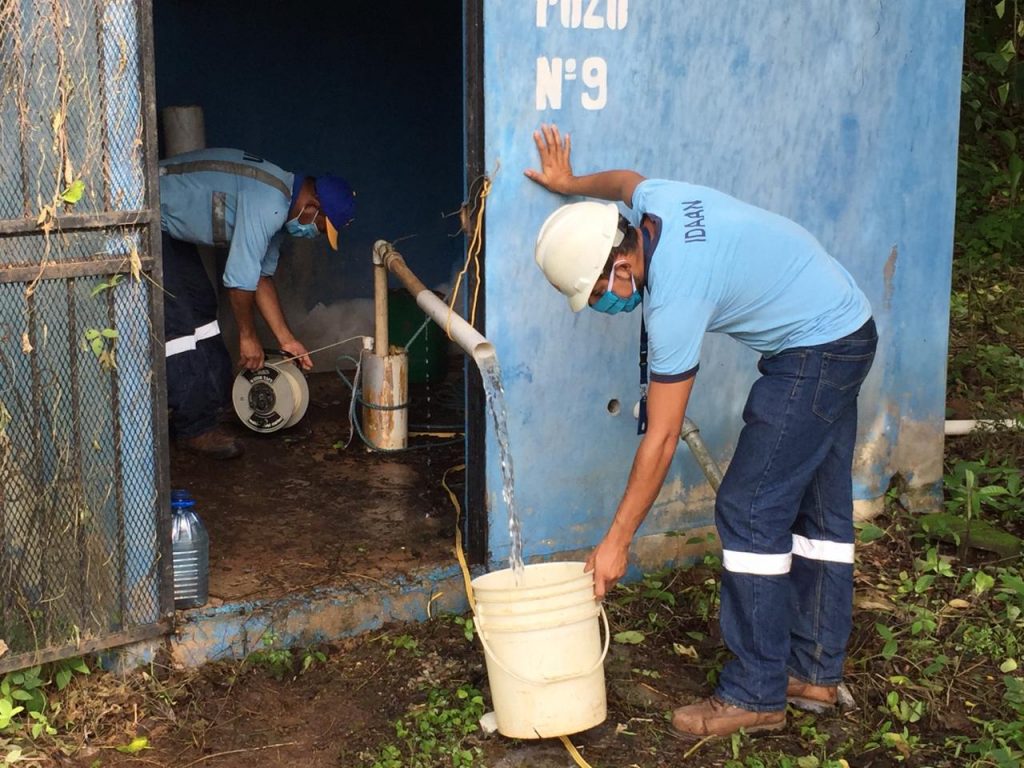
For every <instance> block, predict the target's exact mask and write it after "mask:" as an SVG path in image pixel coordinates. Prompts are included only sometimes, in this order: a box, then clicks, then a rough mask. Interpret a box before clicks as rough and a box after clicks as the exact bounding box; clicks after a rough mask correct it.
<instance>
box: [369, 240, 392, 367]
mask: <svg viewBox="0 0 1024 768" xmlns="http://www.w3.org/2000/svg"><path fill="white" fill-rule="evenodd" d="M379 244H380V243H379V241H378V245H379ZM388 344H389V339H388V267H387V264H385V263H384V259H383V258H382V253H381V252H380V250H379V249H378V248H377V246H376V245H375V246H374V247H373V351H374V353H375V354H378V355H381V356H386V355H387V354H388Z"/></svg>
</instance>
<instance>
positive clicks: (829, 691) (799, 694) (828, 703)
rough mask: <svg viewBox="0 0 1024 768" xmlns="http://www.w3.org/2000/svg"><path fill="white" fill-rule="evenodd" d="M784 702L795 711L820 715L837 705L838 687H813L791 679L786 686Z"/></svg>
mask: <svg viewBox="0 0 1024 768" xmlns="http://www.w3.org/2000/svg"><path fill="white" fill-rule="evenodd" d="M786 701H788V702H789V703H790V704H792V705H793V706H794V707H796V708H797V709H802V710H804V711H806V712H815V713H817V714H819V715H820V714H822V713H824V712H829V711H831V710H832V709H833V708H834V707H835V706H836V705H837V704H838V702H839V693H838V686H835V685H814V684H813V683H805V682H804V681H803V680H798V679H797V678H795V677H791V678H789V684H788V685H787V686H786Z"/></svg>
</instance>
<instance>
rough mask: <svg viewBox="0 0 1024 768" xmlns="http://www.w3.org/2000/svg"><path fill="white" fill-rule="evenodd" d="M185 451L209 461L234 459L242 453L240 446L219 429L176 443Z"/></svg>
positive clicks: (215, 428) (209, 430)
mask: <svg viewBox="0 0 1024 768" xmlns="http://www.w3.org/2000/svg"><path fill="white" fill-rule="evenodd" d="M178 445H180V446H181V447H182V448H184V449H185V450H186V451H190V452H192V453H198V454H199V455H200V456H209V457H210V458H211V459H234V458H236V457H237V456H241V455H242V453H243V450H242V446H241V444H240V443H239V442H238V441H237V440H235V438H233V437H231V435H229V434H228V433H227V432H225V431H224V430H223V429H221V428H220V427H214V428H213V429H208V430H206V431H205V432H202V433H200V434H198V435H196V436H195V437H188V438H185V439H183V440H179V441H178Z"/></svg>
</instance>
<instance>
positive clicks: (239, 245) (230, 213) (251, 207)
mask: <svg viewBox="0 0 1024 768" xmlns="http://www.w3.org/2000/svg"><path fill="white" fill-rule="evenodd" d="M294 181H295V175H294V174H291V173H288V172H287V171H284V170H282V169H280V168H278V167H277V166H276V165H274V164H273V163H268V162H267V161H266V160H264V159H262V158H260V157H255V156H254V155H250V154H247V153H245V152H243V151H242V150H239V149H201V150H198V151H196V152H188V153H186V154H183V155H175V156H174V157H169V158H167V159H166V160H162V161H161V162H160V227H161V229H163V230H164V231H166V232H167V233H168V234H169V235H170V236H171V237H173V238H175V239H176V240H184V241H185V242H189V243H195V244H196V245H216V246H227V247H228V259H227V265H226V266H225V268H224V285H225V286H226V287H228V288H241V289H242V290H245V291H255V290H256V286H257V284H258V283H259V279H260V276H261V275H267V276H269V275H273V274H274V272H275V271H276V270H277V262H278V259H279V258H280V254H281V241H282V240H283V238H284V231H283V229H282V227H283V226H284V223H285V220H286V218H287V216H288V209H289V208H290V207H291V200H292V188H293V184H294Z"/></svg>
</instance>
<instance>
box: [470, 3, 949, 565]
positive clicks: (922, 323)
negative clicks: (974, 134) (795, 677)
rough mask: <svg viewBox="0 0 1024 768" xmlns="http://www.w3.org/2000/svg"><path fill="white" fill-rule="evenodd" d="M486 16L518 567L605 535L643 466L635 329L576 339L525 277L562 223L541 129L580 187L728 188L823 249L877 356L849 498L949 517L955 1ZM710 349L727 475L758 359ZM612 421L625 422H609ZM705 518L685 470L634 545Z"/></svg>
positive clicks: (703, 377) (496, 539) (647, 6)
mask: <svg viewBox="0 0 1024 768" xmlns="http://www.w3.org/2000/svg"><path fill="white" fill-rule="evenodd" d="M485 9H486V10H485V27H484V29H485V32H484V34H485V46H484V50H485V129H486V140H485V145H486V146H485V157H486V164H487V167H488V169H489V171H490V172H491V173H492V174H493V179H494V188H493V192H492V194H491V196H490V199H489V201H488V208H487V266H486V269H487V272H486V276H487V308H488V309H487V328H486V332H487V336H488V338H489V339H490V340H491V341H492V342H493V343H494V344H495V346H496V348H497V350H498V355H499V358H500V361H501V364H502V368H503V369H504V374H505V386H506V393H507V399H508V405H509V431H510V436H511V441H512V454H513V459H514V462H515V469H516V496H517V501H518V504H519V508H520V513H521V516H522V518H523V535H524V540H525V549H526V553H527V555H534V556H539V555H545V554H550V553H557V552H561V551H564V550H569V549H574V548H577V547H585V546H589V545H591V544H593V543H595V542H596V541H597V540H598V539H599V538H600V537H601V535H603V533H604V530H605V528H606V526H607V524H608V522H609V521H610V518H611V515H612V513H613V512H614V510H615V507H616V504H617V502H618V500H619V497H620V494H621V491H622V489H623V488H624V484H625V480H626V477H627V474H628V472H629V467H630V463H631V460H632V457H633V453H634V450H635V446H636V442H637V438H636V436H635V422H634V421H633V419H632V418H631V416H630V415H629V413H630V411H631V409H632V406H633V403H634V402H635V401H636V399H637V389H638V385H637V367H636V361H637V358H636V355H637V336H638V326H639V314H640V313H639V312H637V313H635V314H634V315H633V316H629V317H626V318H624V317H623V316H617V317H606V316H601V315H598V314H597V313H594V312H590V311H586V310H585V311H583V312H581V313H580V314H579V315H572V314H571V313H570V312H569V310H568V308H567V306H566V302H565V300H564V298H563V297H562V296H561V295H559V294H558V293H557V292H555V291H554V290H552V289H551V288H550V286H549V285H548V284H547V283H546V281H545V280H544V278H543V277H542V275H541V273H540V272H539V271H538V270H537V268H536V266H535V264H534V261H533V242H534V237H535V234H536V231H537V229H538V227H539V225H540V224H541V222H542V221H543V220H544V218H545V217H546V216H547V214H549V213H550V212H551V211H552V210H553V209H554V208H555V207H557V206H558V205H560V204H561V203H562V202H564V201H563V200H562V199H561V198H558V197H557V196H554V195H551V194H549V193H547V192H545V191H543V190H542V189H540V188H539V187H537V186H535V185H533V184H532V183H531V182H529V181H528V180H527V179H525V178H524V177H523V176H522V175H521V171H522V169H524V168H526V167H535V165H536V151H535V149H534V146H533V142H532V140H531V132H532V131H533V130H534V129H535V128H536V127H537V126H538V125H539V124H540V123H541V122H556V123H557V124H558V125H559V126H560V127H561V128H562V129H563V130H564V131H568V132H571V134H572V137H573V150H574V163H575V169H576V171H577V172H578V173H585V172H591V171H595V170H601V169H606V168H632V169H636V170H637V171H639V172H640V173H642V174H644V175H646V176H648V177H669V178H679V179H686V180H689V181H693V182H696V183H701V184H707V185H710V186H715V187H718V188H720V189H723V190H724V191H726V192H728V193H730V194H733V195H736V196H737V197H740V198H742V199H746V200H748V201H750V202H752V203H755V204H757V205H760V206H763V207H765V208H769V209H771V210H774V211H777V212H779V213H782V214H784V215H786V216H789V217H791V218H793V219H795V220H797V221H799V222H800V223H802V224H803V225H804V226H806V227H807V228H808V229H809V230H810V231H811V232H812V233H814V234H815V235H816V236H817V237H818V238H819V239H820V240H821V241H822V243H824V245H825V246H826V247H827V248H828V249H829V250H830V251H831V252H832V253H833V254H834V255H835V256H836V257H837V258H838V259H839V260H840V261H841V262H843V263H844V264H845V265H846V266H847V268H848V269H850V270H851V272H852V273H853V274H854V275H855V277H856V278H857V280H858V281H859V282H860V284H861V285H862V287H863V288H864V290H865V291H866V293H867V294H868V296H869V298H870V299H871V301H872V304H873V307H874V311H875V315H876V319H877V322H878V326H879V330H880V333H881V336H882V341H881V347H880V354H879V358H878V360H877V363H876V365H875V369H874V371H873V372H872V375H871V377H870V379H869V380H868V382H867V383H866V386H865V389H864V395H863V397H862V414H861V415H862V420H861V448H860V454H859V456H858V461H857V468H856V480H855V492H856V496H857V498H858V499H861V500H869V499H874V498H877V497H879V496H880V495H881V494H883V493H884V491H885V489H886V486H887V484H888V482H889V479H890V477H891V476H892V475H893V474H894V473H896V472H900V473H902V474H903V475H904V476H905V477H906V478H907V479H908V480H909V482H910V484H911V485H912V486H913V487H916V488H918V489H922V490H923V492H924V495H925V497H927V496H928V495H929V494H932V496H931V498H932V499H933V500H934V499H935V497H934V493H935V491H936V488H937V483H938V481H939V480H940V477H941V452H942V420H943V418H944V395H945V392H944V383H945V381H944V378H945V355H946V342H947V323H948V297H949V276H950V265H951V250H952V245H951V241H952V230H953V207H954V190H955V179H956V147H957V123H958V114H959V85H960V66H961V64H960V62H961V48H962V35H963V2H962V0H902V1H901V2H895V1H892V0H875V1H874V2H863V3H822V2H818V1H817V0H790V2H785V3H766V2H763V0H734V2H729V3H722V2H719V0H687V2H685V3H682V2H679V0H646V1H645V2H637V1H636V0H634V2H632V3H627V2H626V0H617V1H616V0H596V2H590V0H586V1H585V2H580V0H537V2H488V3H486V4H485ZM563 11H564V12H565V13H563ZM592 12H593V13H592ZM609 13H610V16H609ZM593 14H596V15H593ZM609 18H611V19H612V23H611V24H609ZM559 67H561V69H559ZM704 349H705V355H704V359H703V360H702V366H701V373H700V375H699V376H698V378H697V383H696V387H695V391H694V396H693V398H692V401H691V403H692V405H691V408H690V411H689V415H690V416H691V418H693V419H694V420H695V421H696V422H697V423H698V424H699V425H700V427H701V431H702V434H703V436H704V437H705V439H706V441H707V442H708V444H709V446H710V448H711V450H712V453H713V454H714V455H715V456H716V458H717V459H718V460H719V461H720V462H723V463H724V462H726V461H727V460H728V458H729V456H730V454H731V452H732V447H733V445H734V442H735V440H736V437H737V435H738V431H739V427H740V424H741V421H740V412H741V408H742V404H743V401H744V399H745V396H746V392H747V390H748V388H749V385H750V383H751V382H752V380H753V378H754V376H755V375H756V371H755V368H754V363H755V360H756V356H755V355H754V354H753V353H751V352H750V351H748V350H746V349H745V348H743V347H741V346H740V345H739V344H738V343H736V342H733V341H732V340H730V339H728V338H726V337H719V336H715V335H712V336H711V337H709V342H708V343H706V344H705V347H704ZM612 399H619V400H620V401H621V402H622V405H623V408H622V412H621V413H620V414H618V415H612V414H611V413H609V410H608V408H607V405H608V403H609V401H611V400H612ZM488 457H489V458H488V467H487V480H488V489H489V500H490V512H489V514H490V515H491V527H490V531H491V533H490V546H491V552H492V556H493V558H494V559H495V560H496V561H499V562H500V561H502V560H504V559H505V558H506V557H507V555H508V538H507V534H506V531H507V524H506V518H505V515H506V510H505V507H504V504H503V503H502V501H501V498H500V488H501V483H500V475H499V464H498V458H497V451H496V450H495V448H494V446H493V445H491V446H489V451H488ZM710 515H711V497H710V494H709V493H708V492H707V488H706V487H705V483H704V481H703V477H702V475H701V474H700V472H699V470H698V468H697V466H696V464H695V463H694V461H693V460H692V458H691V457H690V456H689V455H688V454H687V452H686V449H685V448H681V449H680V451H679V454H678V457H677V459H676V461H675V463H674V464H673V466H672V468H671V470H670V475H669V478H668V481H667V483H666V486H665V489H664V492H663V493H662V495H661V497H660V498H659V500H658V502H657V503H656V505H655V508H654V510H653V511H652V513H651V515H650V517H649V518H648V521H647V523H646V524H645V527H644V528H643V529H642V530H641V534H642V535H643V534H657V533H660V532H665V531H670V530H674V529H679V528H686V527H692V526H697V525H701V524H706V523H707V522H708V521H709V520H710Z"/></svg>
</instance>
